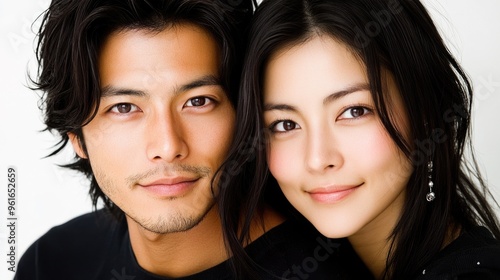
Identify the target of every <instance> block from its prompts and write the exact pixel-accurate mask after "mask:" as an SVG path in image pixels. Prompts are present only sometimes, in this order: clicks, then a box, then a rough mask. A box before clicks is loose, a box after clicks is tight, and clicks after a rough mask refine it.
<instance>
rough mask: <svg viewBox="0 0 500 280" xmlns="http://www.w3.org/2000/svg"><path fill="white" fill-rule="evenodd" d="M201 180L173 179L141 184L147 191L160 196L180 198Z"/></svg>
mask: <svg viewBox="0 0 500 280" xmlns="http://www.w3.org/2000/svg"><path fill="white" fill-rule="evenodd" d="M199 179H200V178H198V177H196V178H188V177H172V178H162V179H159V180H155V181H152V182H148V183H145V184H139V186H141V187H143V188H144V189H145V190H147V191H149V192H152V193H153V194H155V195H158V196H164V197H179V196H183V195H184V194H186V193H187V192H188V191H189V190H191V189H192V188H193V186H194V184H195V183H196V182H197V181H198V180H199Z"/></svg>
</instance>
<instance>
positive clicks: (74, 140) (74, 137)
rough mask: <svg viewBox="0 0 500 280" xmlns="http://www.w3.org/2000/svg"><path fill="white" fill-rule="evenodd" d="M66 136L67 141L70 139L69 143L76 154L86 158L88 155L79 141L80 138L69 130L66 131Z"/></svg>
mask: <svg viewBox="0 0 500 280" xmlns="http://www.w3.org/2000/svg"><path fill="white" fill-rule="evenodd" d="M68 137H69V141H71V145H73V149H74V150H75V152H76V154H77V155H78V156H79V157H81V158H85V159H87V158H88V156H87V153H86V152H85V150H84V149H83V147H82V142H81V141H80V138H79V137H78V136H77V135H76V134H74V133H71V132H68Z"/></svg>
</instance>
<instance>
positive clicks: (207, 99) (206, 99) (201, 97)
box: [183, 96, 216, 108]
mask: <svg viewBox="0 0 500 280" xmlns="http://www.w3.org/2000/svg"><path fill="white" fill-rule="evenodd" d="M194 99H205V104H203V105H200V106H193V105H191V106H187V105H186V104H187V103H189V102H192V101H193V100H194ZM207 101H208V102H207ZM215 102H216V101H215V100H214V99H213V98H210V97H207V96H195V97H192V98H189V99H188V100H187V101H186V103H184V106H183V107H193V108H202V107H205V106H208V105H210V104H213V103H215Z"/></svg>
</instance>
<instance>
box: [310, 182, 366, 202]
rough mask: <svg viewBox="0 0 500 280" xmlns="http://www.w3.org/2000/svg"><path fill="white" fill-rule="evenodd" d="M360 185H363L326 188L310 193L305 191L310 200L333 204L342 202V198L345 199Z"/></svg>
mask: <svg viewBox="0 0 500 280" xmlns="http://www.w3.org/2000/svg"><path fill="white" fill-rule="evenodd" d="M361 185H363V184H359V185H342V186H338V185H336V186H329V187H326V188H317V189H313V190H311V191H307V193H309V195H310V196H311V198H312V199H314V200H315V201H317V202H320V203H335V202H338V201H340V200H342V199H343V198H345V197H346V196H348V195H349V194H351V193H352V192H354V191H355V190H356V189H357V188H358V187H360V186H361Z"/></svg>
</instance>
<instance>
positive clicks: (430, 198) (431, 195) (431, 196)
mask: <svg viewBox="0 0 500 280" xmlns="http://www.w3.org/2000/svg"><path fill="white" fill-rule="evenodd" d="M433 167H434V166H433V163H432V160H429V163H427V171H428V172H429V193H428V194H427V195H426V196H425V198H426V199H427V201H428V202H431V201H433V200H434V199H435V198H436V194H434V192H433V191H432V187H434V182H432V168H433Z"/></svg>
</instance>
